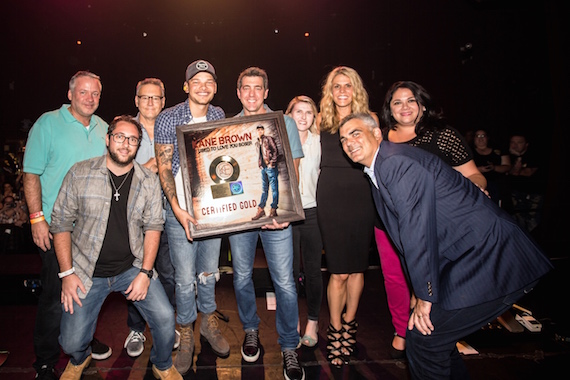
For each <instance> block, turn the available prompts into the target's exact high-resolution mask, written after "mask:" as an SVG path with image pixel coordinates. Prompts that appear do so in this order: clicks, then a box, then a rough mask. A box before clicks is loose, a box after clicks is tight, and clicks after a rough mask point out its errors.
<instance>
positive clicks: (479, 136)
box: [475, 134, 487, 139]
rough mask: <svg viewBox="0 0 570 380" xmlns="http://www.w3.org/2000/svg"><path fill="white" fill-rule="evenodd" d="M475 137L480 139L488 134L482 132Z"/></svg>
mask: <svg viewBox="0 0 570 380" xmlns="http://www.w3.org/2000/svg"><path fill="white" fill-rule="evenodd" d="M475 137H478V138H480V139H482V138H485V137H487V135H485V134H480V135H475Z"/></svg>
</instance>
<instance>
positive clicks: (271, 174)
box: [259, 168, 279, 209]
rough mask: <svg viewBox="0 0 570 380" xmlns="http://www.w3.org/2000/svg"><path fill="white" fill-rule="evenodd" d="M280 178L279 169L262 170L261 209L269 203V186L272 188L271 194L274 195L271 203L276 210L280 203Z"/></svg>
mask: <svg viewBox="0 0 570 380" xmlns="http://www.w3.org/2000/svg"><path fill="white" fill-rule="evenodd" d="M278 176H279V170H278V169H277V168H261V190H262V193H261V200H260V201H259V207H260V208H264V207H265V204H266V203H267V196H268V194H269V186H271V194H272V195H273V200H272V201H271V208H274V209H276V208H277V203H278V202H279V189H278V186H277V185H278V181H277V177H278Z"/></svg>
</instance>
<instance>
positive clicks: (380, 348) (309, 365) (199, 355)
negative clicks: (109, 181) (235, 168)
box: [0, 249, 570, 380]
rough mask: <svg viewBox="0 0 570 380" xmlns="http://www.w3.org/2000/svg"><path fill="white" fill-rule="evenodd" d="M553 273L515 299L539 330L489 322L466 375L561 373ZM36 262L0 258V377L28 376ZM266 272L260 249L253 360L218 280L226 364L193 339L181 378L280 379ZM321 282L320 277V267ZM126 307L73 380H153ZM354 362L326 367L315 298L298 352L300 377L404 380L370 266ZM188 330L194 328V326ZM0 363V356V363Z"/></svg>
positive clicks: (569, 332) (559, 271) (569, 329)
mask: <svg viewBox="0 0 570 380" xmlns="http://www.w3.org/2000/svg"><path fill="white" fill-rule="evenodd" d="M553 264H554V266H555V269H554V270H553V271H552V272H551V273H550V274H549V275H548V276H547V277H545V278H544V279H543V280H542V281H541V282H540V283H539V285H538V286H537V287H536V289H535V290H534V291H533V292H531V293H530V294H528V295H527V296H525V298H523V299H522V300H520V301H519V303H518V304H519V305H521V306H523V307H525V308H527V309H530V310H531V311H532V313H533V315H534V316H535V318H537V319H538V320H539V321H540V322H542V324H543V330H542V332H539V333H531V332H529V331H526V330H525V331H523V332H521V333H512V332H509V331H508V330H507V329H505V328H504V327H503V326H502V325H500V324H499V323H497V322H495V323H492V324H490V325H489V326H487V327H486V328H484V329H481V330H480V331H478V332H477V333H475V334H472V335H471V336H468V337H465V341H466V342H467V343H468V344H469V345H471V346H472V347H473V348H474V349H476V350H477V351H478V354H473V355H465V356H464V359H465V362H466V365H467V367H468V369H469V371H470V373H471V376H472V379H481V380H491V379H500V380H509V379H513V380H514V379H517V380H520V379H554V378H562V377H564V376H563V375H562V374H563V373H566V371H567V367H568V363H569V362H570V343H569V342H564V341H562V340H560V339H559V338H568V336H570V318H568V314H567V312H566V309H567V299H568V290H569V288H570V286H569V283H568V280H567V274H568V273H570V271H569V269H570V260H569V259H568V258H567V257H565V258H557V259H553ZM40 265H41V264H40V262H39V256H38V255H37V254H36V253H35V252H27V253H18V254H16V253H12V254H2V255H0V296H1V298H0V351H9V354H5V353H4V354H2V353H0V359H2V357H3V359H5V362H4V363H3V364H2V365H1V366H0V379H3V380H16V379H17V380H22V379H24V380H26V379H30V380H31V379H33V378H34V376H35V371H34V369H33V368H32V363H33V362H34V352H33V346H32V336H33V326H34V319H35V315H36V303H37V296H36V295H35V294H34V293H33V292H32V291H31V290H30V288H25V287H24V280H30V279H35V278H38V274H39V268H40ZM267 273H268V272H267V270H266V266H265V260H264V257H263V251H262V250H261V249H258V254H257V260H256V270H255V276H254V279H255V282H256V289H257V290H258V293H259V294H258V295H259V297H258V298H257V307H258V313H259V316H260V318H261V324H260V339H261V344H262V346H263V350H262V357H261V358H260V360H259V361H258V362H257V363H254V364H249V363H245V362H244V361H243V360H242V358H241V354H240V346H241V344H242V340H243V336H244V334H243V331H242V327H241V323H240V321H239V317H238V313H237V307H236V301H235V296H234V290H233V286H232V274H231V273H230V274H223V275H222V277H221V279H220V281H219V283H218V285H217V291H216V300H217V303H218V310H219V311H220V312H221V313H223V314H224V315H225V316H227V317H228V318H229V322H227V323H226V322H223V321H220V327H221V330H222V333H223V334H224V336H225V337H226V338H227V339H228V341H229V343H230V346H231V354H230V356H229V357H228V358H225V359H221V358H217V357H216V356H215V355H214V354H213V353H212V351H211V349H210V347H209V346H208V345H207V344H204V345H202V344H201V342H200V340H199V339H197V340H196V349H195V356H194V360H195V363H194V366H193V369H192V370H191V371H190V372H189V373H188V374H186V375H185V376H184V378H185V379H247V380H255V379H279V378H283V372H282V371H283V370H282V362H281V355H280V349H279V346H278V344H277V333H276V331H275V311H271V310H267V304H266V299H265V291H267V290H270V289H268V286H269V285H268V284H269V282H268V281H267V280H268V279H267ZM322 273H323V281H324V283H325V286H326V283H327V280H328V273H327V272H326V271H324V270H323V272H322ZM299 309H300V312H301V315H302V317H301V326H304V324H305V322H306V303H305V299H304V298H303V297H300V298H299ZM126 319H127V308H126V302H125V300H124V298H123V296H122V295H120V294H113V295H111V296H110V297H109V298H108V299H107V301H106V302H105V305H104V306H103V310H102V312H101V314H100V317H99V323H98V327H97V331H96V337H97V338H98V339H99V340H101V341H103V342H105V343H107V344H109V345H110V346H111V347H112V349H113V354H112V356H111V357H110V358H109V359H107V360H104V361H93V362H92V363H91V365H90V366H89V368H88V369H87V370H86V371H85V372H84V376H83V379H85V380H95V379H113V380H116V379H131V380H138V379H153V375H152V371H151V370H150V363H149V353H150V347H151V344H152V339H151V336H150V333H149V332H148V328H147V331H146V333H145V335H146V337H147V341H146V343H145V351H144V352H143V354H142V355H141V356H140V357H138V358H136V359H132V358H130V357H129V356H128V355H127V354H126V352H125V350H124V349H123V344H124V340H125V338H126V336H127V334H128V331H129V330H128V327H127V324H126ZM357 319H358V323H359V328H358V336H357V340H358V355H357V360H355V361H354V362H353V363H351V364H350V365H348V366H344V367H343V368H342V369H336V368H334V367H333V366H330V365H329V364H328V363H327V360H326V328H327V325H328V309H327V302H326V297H324V298H323V304H322V309H321V314H320V318H319V328H320V333H319V343H318V346H317V347H316V348H315V349H306V348H301V349H299V354H300V360H301V362H302V365H303V366H304V368H305V371H306V378H307V379H398V380H399V379H402V380H403V379H409V374H408V371H407V366H406V362H405V361H402V360H392V359H391V358H390V356H389V354H388V346H389V344H390V341H391V339H392V334H393V330H392V327H391V323H390V314H389V312H388V308H387V304H386V295H385V291H384V285H383V279H382V272H381V270H380V268H379V267H378V266H377V265H371V267H370V268H369V269H368V271H367V272H366V273H365V287H364V294H363V295H362V301H361V306H360V308H359V311H358V317H357ZM195 331H196V332H197V331H198V327H196V328H195ZM67 361H68V358H67V357H66V356H65V355H64V354H63V353H62V355H61V358H60V361H59V363H58V365H57V368H56V369H57V371H58V372H61V371H62V370H63V369H64V367H65V365H66V363H67ZM0 362H1V360H0Z"/></svg>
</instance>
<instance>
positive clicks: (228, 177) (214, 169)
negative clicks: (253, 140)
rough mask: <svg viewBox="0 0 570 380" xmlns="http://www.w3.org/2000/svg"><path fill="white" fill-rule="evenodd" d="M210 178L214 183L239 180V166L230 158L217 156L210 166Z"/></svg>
mask: <svg viewBox="0 0 570 380" xmlns="http://www.w3.org/2000/svg"><path fill="white" fill-rule="evenodd" d="M210 178H212V181H214V182H215V183H226V182H231V181H235V180H236V179H238V178H239V165H238V163H237V161H236V160H234V159H233V158H232V157H230V156H219V157H216V158H215V159H214V161H212V163H211V164H210Z"/></svg>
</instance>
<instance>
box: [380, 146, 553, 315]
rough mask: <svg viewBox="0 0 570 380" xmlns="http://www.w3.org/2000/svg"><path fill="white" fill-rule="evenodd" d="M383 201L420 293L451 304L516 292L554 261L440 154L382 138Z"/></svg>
mask: <svg viewBox="0 0 570 380" xmlns="http://www.w3.org/2000/svg"><path fill="white" fill-rule="evenodd" d="M374 174H375V177H376V180H377V183H378V188H376V187H374V186H373V196H374V201H375V203H376V208H377V210H378V213H379V215H380V217H381V218H382V221H383V222H384V224H385V226H386V229H387V231H388V234H389V235H390V237H391V238H392V240H393V242H394V244H395V245H396V247H397V248H398V250H399V251H400V255H401V260H402V263H403V265H404V268H406V269H407V272H408V275H409V279H410V281H411V284H412V287H413V290H414V293H415V294H416V296H417V297H418V298H420V299H423V300H426V301H429V302H432V303H437V304H439V306H440V307H442V308H443V309H446V310H454V309H459V308H464V307H468V306H474V305H478V304H481V303H483V302H487V301H491V300H496V299H499V298H501V297H504V296H506V295H509V294H511V293H513V292H515V291H517V290H520V289H522V288H524V287H525V286H527V285H529V284H531V283H533V282H535V281H536V280H538V279H539V278H540V277H541V276H543V275H544V274H546V273H547V272H548V271H549V270H550V269H551V268H552V265H551V264H550V261H549V259H548V258H547V257H546V256H545V255H544V254H543V252H542V251H541V249H540V248H539V247H538V245H537V244H536V243H535V242H534V240H533V239H532V238H531V237H530V236H529V235H528V234H527V233H526V232H525V231H523V230H522V229H521V228H520V227H519V226H517V225H516V223H515V222H514V220H513V218H512V217H511V216H510V215H509V214H507V213H506V212H505V211H503V210H502V209H500V208H499V207H498V206H497V205H496V204H495V203H494V202H493V201H491V200H490V199H489V198H488V197H487V196H486V195H485V194H484V193H483V192H482V191H481V190H479V188H478V187H476V186H475V185H474V184H472V183H471V181H469V180H468V179H466V178H465V177H463V176H462V175H461V174H460V173H459V172H457V171H456V170H454V169H453V168H452V167H451V166H449V165H447V164H446V163H445V162H443V161H442V160H441V159H439V158H438V157H437V156H435V155H433V154H431V153H428V152H426V151H424V150H422V149H418V148H417V147H411V146H408V145H406V144H393V143H390V142H388V141H382V142H381V144H380V148H379V150H378V154H377V156H376V162H375V164H374Z"/></svg>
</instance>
